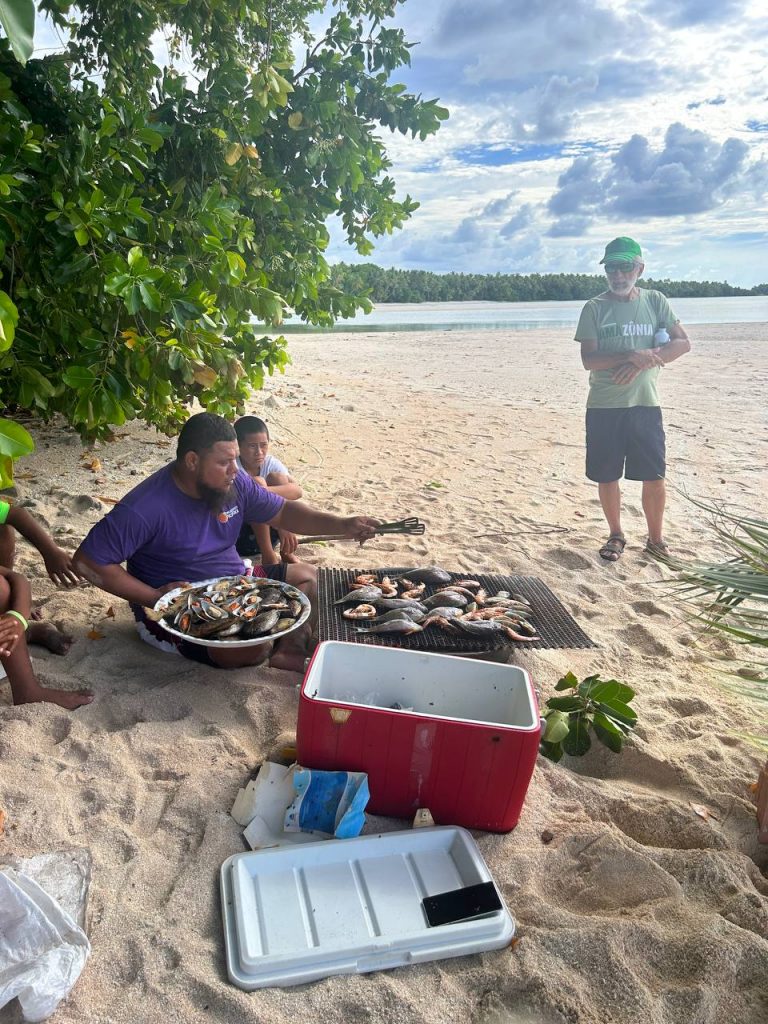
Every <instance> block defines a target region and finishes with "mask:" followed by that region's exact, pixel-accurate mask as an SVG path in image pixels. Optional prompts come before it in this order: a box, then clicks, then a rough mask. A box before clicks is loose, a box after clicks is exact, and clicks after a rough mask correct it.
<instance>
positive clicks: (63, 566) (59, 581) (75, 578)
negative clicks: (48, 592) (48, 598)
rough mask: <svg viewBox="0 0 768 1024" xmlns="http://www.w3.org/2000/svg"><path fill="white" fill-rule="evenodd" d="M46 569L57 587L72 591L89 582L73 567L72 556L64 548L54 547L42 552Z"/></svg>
mask: <svg viewBox="0 0 768 1024" xmlns="http://www.w3.org/2000/svg"><path fill="white" fill-rule="evenodd" d="M41 554H42V556H43V561H44V562H45V568H46V569H47V570H48V575H49V576H50V577H51V579H52V580H53V582H54V583H55V584H56V586H57V587H66V588H67V589H68V590H70V589H71V588H72V587H76V586H78V585H79V584H81V583H87V582H88V581H87V580H86V578H85V577H84V576H81V575H80V574H79V573H78V572H76V570H75V569H74V567H73V565H72V555H70V553H69V552H68V551H65V550H64V549H63V548H60V547H57V545H55V544H54V545H53V546H52V547H51V548H50V550H47V551H42V552H41Z"/></svg>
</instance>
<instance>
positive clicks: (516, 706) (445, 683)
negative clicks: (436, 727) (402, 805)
mask: <svg viewBox="0 0 768 1024" xmlns="http://www.w3.org/2000/svg"><path fill="white" fill-rule="evenodd" d="M303 691H304V695H305V696H306V697H308V698H309V699H310V700H316V701H324V702H327V703H330V704H353V705H356V706H360V705H363V706H366V707H375V708H382V709H385V710H390V711H391V710H392V705H393V704H399V705H400V709H399V710H397V711H393V712H392V713H394V714H399V715H408V714H417V715H420V716H424V715H429V716H431V717H433V718H441V719H445V718H450V719H452V720H454V721H462V722H479V723H481V724H485V725H494V726H497V727H501V728H504V727H505V726H506V727H512V728H514V729H515V730H521V729H522V730H529V731H534V730H536V729H538V728H539V716H538V713H537V710H536V706H535V703H534V700H533V689H532V687H531V682H530V678H529V676H528V673H527V672H526V671H525V669H522V668H518V667H517V666H516V665H505V664H500V663H499V662H495V661H479V660H473V661H467V659H466V658H458V657H456V656H455V655H450V654H432V653H426V652H424V651H404V650H398V649H397V648H395V647H374V646H370V645H367V644H352V643H343V642H340V641H337V640H329V641H326V642H325V643H323V644H321V645H320V647H319V648H318V650H317V652H316V654H315V656H314V658H313V659H312V663H311V665H310V668H309V672H308V673H307V676H306V678H305V680H304V685H303ZM405 708H408V709H409V710H408V711H406V710H404V709H405Z"/></svg>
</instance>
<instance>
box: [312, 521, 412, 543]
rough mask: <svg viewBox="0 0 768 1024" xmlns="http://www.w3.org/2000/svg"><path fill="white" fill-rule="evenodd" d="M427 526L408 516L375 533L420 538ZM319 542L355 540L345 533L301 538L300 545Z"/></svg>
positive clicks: (377, 528) (378, 528)
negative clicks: (398, 534) (399, 534)
mask: <svg viewBox="0 0 768 1024" xmlns="http://www.w3.org/2000/svg"><path fill="white" fill-rule="evenodd" d="M426 528H427V527H426V526H425V524H424V523H422V522H421V520H420V519H417V518H416V516H408V518H407V519H399V520H398V521H397V522H396V523H381V525H380V526H377V527H376V529H375V531H374V533H375V534H376V535H378V534H385V533H404V534H406V535H407V536H408V537H420V536H421V534H422V533H424V531H425V530H426ZM318 540H354V537H347V536H346V535H345V534H343V533H327V534H324V535H323V536H322V537H299V541H298V542H299V544H312V543H314V542H315V541H318Z"/></svg>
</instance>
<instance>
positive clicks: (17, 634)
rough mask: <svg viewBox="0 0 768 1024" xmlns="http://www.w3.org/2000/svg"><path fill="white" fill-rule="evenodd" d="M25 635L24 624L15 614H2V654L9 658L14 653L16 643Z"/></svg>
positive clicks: (0, 631) (0, 642)
mask: <svg viewBox="0 0 768 1024" xmlns="http://www.w3.org/2000/svg"><path fill="white" fill-rule="evenodd" d="M23 636H24V626H23V625H22V624H21V623H20V622H19V620H18V619H17V618H16V616H15V615H8V614H5V615H2V616H0V654H1V655H2V656H3V657H4V658H7V657H8V655H9V654H13V652H14V649H15V647H16V644H17V643H18V642H19V640H21V638H22V637H23Z"/></svg>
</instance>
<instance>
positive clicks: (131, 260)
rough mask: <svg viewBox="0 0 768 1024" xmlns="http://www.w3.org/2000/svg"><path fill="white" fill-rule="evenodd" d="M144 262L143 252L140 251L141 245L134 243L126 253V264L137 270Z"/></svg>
mask: <svg viewBox="0 0 768 1024" xmlns="http://www.w3.org/2000/svg"><path fill="white" fill-rule="evenodd" d="M146 262H147V261H146V260H145V258H144V253H143V252H142V251H141V246H140V245H134V246H133V248H132V249H131V250H130V252H129V253H128V266H129V267H130V268H131V270H139V269H141V267H142V264H144V263H146Z"/></svg>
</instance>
